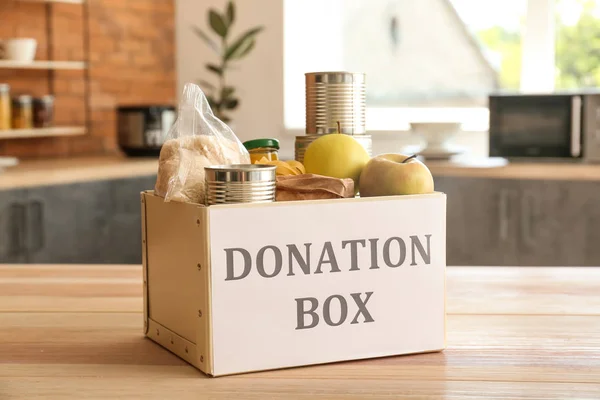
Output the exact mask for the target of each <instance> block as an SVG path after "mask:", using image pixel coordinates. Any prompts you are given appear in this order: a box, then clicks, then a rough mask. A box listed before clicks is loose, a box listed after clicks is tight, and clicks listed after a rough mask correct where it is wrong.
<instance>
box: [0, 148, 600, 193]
mask: <svg viewBox="0 0 600 400" xmlns="http://www.w3.org/2000/svg"><path fill="white" fill-rule="evenodd" d="M426 164H427V166H428V167H429V169H430V170H431V172H432V173H433V175H434V176H436V177H437V176H457V177H470V178H487V179H519V180H521V179H534V180H568V181H600V164H580V163H510V164H508V165H506V166H503V167H498V168H476V167H470V166H464V165H457V164H454V163H451V162H445V161H427V162H426ZM157 171H158V158H157V157H150V158H128V157H124V156H118V155H113V156H95V157H76V158H65V159H49V160H25V161H21V163H20V164H19V165H17V166H16V167H11V168H8V169H6V170H5V171H4V172H3V173H0V190H9V189H16V188H27V187H35V186H44V185H61V184H68V183H75V182H83V181H85V182H89V181H92V180H107V179H121V178H131V177H137V176H149V175H156V173H157Z"/></svg>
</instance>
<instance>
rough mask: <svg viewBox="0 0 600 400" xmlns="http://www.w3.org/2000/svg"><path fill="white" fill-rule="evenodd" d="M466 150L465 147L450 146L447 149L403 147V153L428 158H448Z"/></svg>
mask: <svg viewBox="0 0 600 400" xmlns="http://www.w3.org/2000/svg"><path fill="white" fill-rule="evenodd" d="M465 151H466V149H465V148H464V147H460V146H452V145H451V146H448V148H447V149H427V148H426V149H423V148H422V147H421V146H407V147H405V148H404V149H402V153H403V154H418V155H419V156H420V157H423V158H424V159H428V160H447V159H449V158H452V157H454V156H457V155H459V154H463V153H464V152H465Z"/></svg>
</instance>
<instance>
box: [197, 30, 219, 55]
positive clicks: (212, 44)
mask: <svg viewBox="0 0 600 400" xmlns="http://www.w3.org/2000/svg"><path fill="white" fill-rule="evenodd" d="M192 29H193V31H194V32H195V33H196V35H198V36H199V37H200V39H202V40H204V42H205V43H206V44H207V45H208V47H210V48H211V49H213V50H214V51H216V52H217V53H219V54H220V53H221V49H220V48H219V45H218V44H217V43H216V42H215V41H214V40H212V39H211V38H210V37H209V36H208V35H207V34H206V33H205V32H204V31H203V30H202V29H200V28H198V27H197V26H192Z"/></svg>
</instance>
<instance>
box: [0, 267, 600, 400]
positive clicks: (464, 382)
mask: <svg viewBox="0 0 600 400" xmlns="http://www.w3.org/2000/svg"><path fill="white" fill-rule="evenodd" d="M447 287H448V312H449V315H448V349H447V350H445V351H444V352H441V353H433V354H423V355H413V356H400V357H387V358H380V359H373V360H365V361H356V362H344V363H336V364H329V365H320V366H312V367H302V368H292V369H287V370H280V371H270V372H260V373H253V374H246V375H239V376H232V377H222V378H212V379H211V378H206V377H205V376H204V375H203V374H202V373H201V372H199V371H197V370H196V369H194V368H193V367H191V366H189V365H187V364H186V363H184V362H183V361H181V360H180V359H178V358H177V357H175V356H174V355H172V354H170V353H169V352H167V351H166V350H164V349H162V348H161V347H159V346H158V345H156V344H154V343H153V342H151V341H150V340H148V339H144V337H143V335H142V314H141V309H142V298H141V296H142V285H141V267H138V266H83V265H82V266H79V265H73V266H34V265H0V399H121V398H122V399H188V398H189V399H201V398H211V399H226V398H235V399H244V398H248V399H271V398H285V399H289V398H299V399H338V398H344V399H364V398H380V399H395V398H408V399H422V398H430V399H436V398H440V399H463V398H480V399H518V398H528V399H598V398H600V268H494V267H485V268H482V267H468V268H467V267H449V268H448V283H447Z"/></svg>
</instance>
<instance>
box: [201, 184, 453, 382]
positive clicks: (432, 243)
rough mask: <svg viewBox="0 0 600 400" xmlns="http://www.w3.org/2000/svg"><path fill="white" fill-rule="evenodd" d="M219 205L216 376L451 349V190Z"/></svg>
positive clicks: (215, 226)
mask: <svg viewBox="0 0 600 400" xmlns="http://www.w3.org/2000/svg"><path fill="white" fill-rule="evenodd" d="M299 203H302V202H299ZM208 212H209V214H210V245H211V249H210V251H211V268H212V271H211V290H212V296H211V302H212V305H211V307H212V312H213V316H212V324H213V325H212V334H213V351H214V371H213V372H214V374H215V375H223V374H231V373H239V372H247V371H255V370H264V369H274V368H283V367H292V366H300V365H308V364H321V363H327V362H335V361H344V360H351V359H361V358H372V357H382V356H389V355H398V354H412V353H421V352H428V351H437V350H441V349H443V348H444V346H445V269H446V248H445V246H446V222H445V219H446V197H445V195H444V194H433V195H424V196H410V197H401V198H396V199H386V198H373V199H361V201H356V202H352V201H346V202H339V203H338V202H335V201H332V202H321V203H312V204H298V203H296V204H294V203H291V202H290V203H288V204H279V205H277V206H276V207H266V206H265V207H236V208H233V207H232V208H220V207H214V208H213V207H210V208H209V209H208ZM265 221H276V222H275V223H271V224H269V225H268V229H261V230H260V235H249V234H248V232H250V231H252V229H250V228H248V229H243V227H261V226H265Z"/></svg>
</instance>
